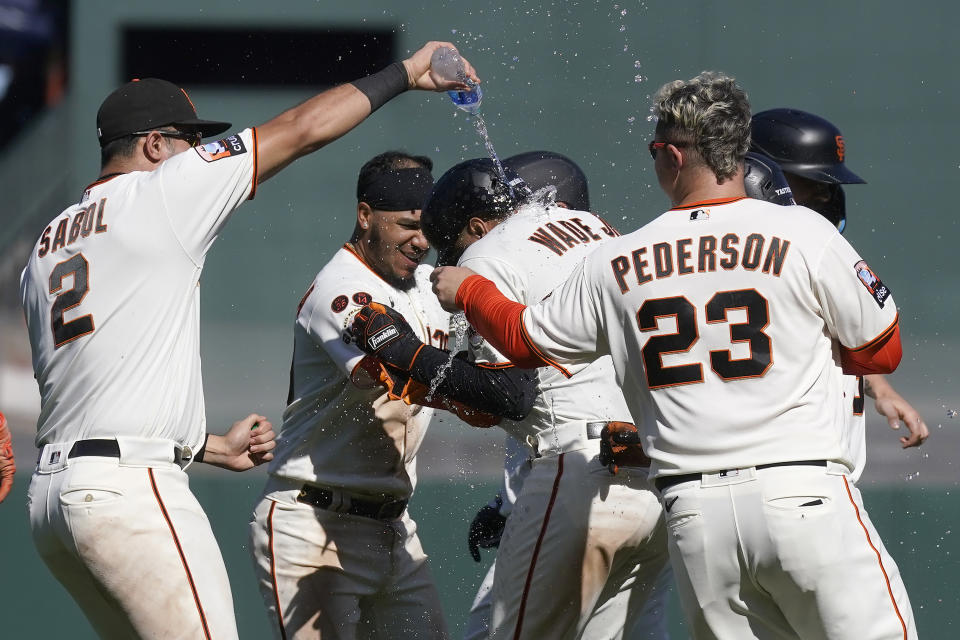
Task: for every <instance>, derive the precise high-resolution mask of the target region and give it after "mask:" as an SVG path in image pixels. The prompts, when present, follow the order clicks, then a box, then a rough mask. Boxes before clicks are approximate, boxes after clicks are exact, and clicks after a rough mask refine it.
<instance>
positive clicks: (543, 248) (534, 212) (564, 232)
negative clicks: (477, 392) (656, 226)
mask: <svg viewBox="0 0 960 640" xmlns="http://www.w3.org/2000/svg"><path fill="white" fill-rule="evenodd" d="M618 235H619V233H618V232H617V231H616V230H615V229H613V228H612V227H611V226H610V225H609V224H607V223H606V222H605V221H604V220H603V219H601V218H600V217H599V216H597V215H596V214H593V213H589V212H587V211H572V210H570V209H563V208H560V207H547V208H544V207H542V206H540V205H529V206H526V207H523V208H521V209H520V210H519V211H517V212H516V213H514V214H513V215H512V216H510V217H508V218H507V219H506V220H504V221H503V222H501V223H500V224H498V225H497V226H496V227H494V228H493V230H492V231H491V232H490V233H489V234H487V235H486V236H485V237H484V238H482V239H481V240H479V241H477V242H475V243H473V244H472V245H470V246H469V247H467V249H466V251H464V252H463V255H462V256H461V257H460V261H459V265H460V266H461V267H468V268H470V269H472V270H473V271H476V272H477V273H479V274H480V275H482V276H484V277H486V278H488V279H490V280H491V281H493V283H494V284H496V285H497V288H499V289H500V291H501V292H502V293H503V294H504V295H505V296H507V297H508V298H510V299H511V300H516V301H517V302H523V303H524V304H536V303H537V302H539V301H540V300H543V299H544V298H546V297H548V296H549V295H551V294H552V293H553V291H554V290H555V289H556V288H557V287H558V286H560V284H562V283H563V281H564V280H565V278H566V277H567V276H568V275H569V274H570V273H571V271H573V269H574V267H575V266H576V265H577V264H578V263H579V262H581V261H582V260H583V258H584V257H585V256H586V255H588V254H589V253H590V252H592V251H593V250H594V249H596V248H597V246H599V245H600V244H601V243H603V242H604V241H607V240H610V239H611V238H614V237H616V236H618ZM468 342H469V344H470V349H471V353H472V354H473V356H474V359H475V360H476V361H477V362H484V363H494V364H496V363H503V362H507V361H508V359H507V358H505V357H504V356H502V355H501V354H500V353H499V352H498V351H497V350H496V349H495V348H494V347H493V346H492V345H490V343H488V342H487V341H486V340H484V339H483V338H482V336H480V335H479V334H478V333H476V332H474V331H471V332H470V337H469V340H468ZM571 366H572V367H573V368H574V370H575V371H576V376H575V377H572V378H566V377H564V376H563V374H561V373H560V372H559V371H557V370H555V369H550V368H544V369H540V370H539V371H538V375H539V383H538V385H537V386H538V388H539V391H540V393H539V395H538V396H537V400H536V403H535V404H534V407H533V410H532V411H531V412H530V414H529V415H528V416H527V418H526V419H524V420H522V421H520V422H513V421H511V420H504V421H503V422H501V423H500V426H501V427H502V428H503V429H504V430H505V431H506V432H507V433H509V434H510V435H512V436H514V437H516V438H518V439H520V440H526V438H527V436H535V435H536V434H537V433H539V432H540V431H542V430H544V429H547V428H549V427H550V426H554V425H560V424H564V423H567V422H570V421H573V420H596V421H601V420H621V421H625V422H632V419H631V417H630V412H629V410H628V409H627V405H626V402H625V401H624V399H623V393H622V392H621V391H620V389H619V388H618V387H616V386H615V385H613V384H611V382H612V381H613V379H614V372H613V364H612V362H611V360H610V358H609V357H602V358H599V359H598V360H597V361H595V362H591V361H583V362H580V363H578V364H576V365H571Z"/></svg>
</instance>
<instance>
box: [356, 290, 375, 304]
mask: <svg viewBox="0 0 960 640" xmlns="http://www.w3.org/2000/svg"><path fill="white" fill-rule="evenodd" d="M353 301H354V302H355V303H357V304H358V305H360V306H361V307H362V306H363V305H365V304H370V303H371V302H373V298H372V297H371V296H370V294H369V293H367V292H366V291H357V292H356V293H355V294H353Z"/></svg>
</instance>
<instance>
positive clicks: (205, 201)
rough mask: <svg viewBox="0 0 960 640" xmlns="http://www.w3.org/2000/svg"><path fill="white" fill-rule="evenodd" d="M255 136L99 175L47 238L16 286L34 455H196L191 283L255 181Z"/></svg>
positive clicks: (195, 330) (196, 313)
mask: <svg viewBox="0 0 960 640" xmlns="http://www.w3.org/2000/svg"><path fill="white" fill-rule="evenodd" d="M256 158H257V154H256V133H255V131H254V130H253V129H246V130H244V131H242V132H241V133H239V134H235V135H231V136H229V137H227V138H225V139H224V140H221V141H218V142H212V143H210V144H207V145H204V146H202V147H197V148H195V149H190V150H189V151H185V152H183V153H180V154H178V155H176V156H174V157H172V158H170V159H168V160H167V161H165V162H164V163H163V164H161V165H160V166H159V167H158V168H157V169H156V170H155V171H149V172H148V171H136V172H132V173H126V174H122V175H115V176H105V177H104V178H102V179H101V180H98V181H97V182H94V183H93V184H91V185H90V186H89V187H87V189H86V190H85V191H84V193H83V198H81V200H80V202H78V203H77V204H75V205H72V206H70V207H68V208H67V209H65V210H64V211H63V213H61V214H60V215H59V216H57V217H56V218H55V219H54V220H53V221H52V222H51V223H50V224H49V225H48V226H47V228H46V229H44V231H43V234H42V235H41V237H40V239H39V240H38V242H37V244H36V245H35V246H34V250H33V254H32V255H31V257H30V261H29V262H28V263H27V266H26V268H25V269H24V271H23V275H22V276H21V279H20V295H21V299H22V301H23V308H24V313H25V315H26V319H27V326H28V328H29V331H30V344H31V346H32V348H33V367H34V374H35V376H36V378H37V382H38V384H39V386H40V397H41V410H40V417H39V420H38V422H37V438H36V444H37V446H38V447H39V446H42V445H44V444H47V443H54V442H67V441H71V440H76V439H84V438H113V437H117V436H138V437H144V438H162V439H169V440H172V441H174V442H178V443H180V444H184V445H189V446H191V447H193V448H194V450H196V449H197V448H198V447H199V446H200V445H201V444H202V443H203V439H204V433H205V431H206V418H205V414H204V404H203V384H202V382H201V378H200V346H199V343H200V308H199V303H200V273H201V271H202V270H203V264H204V260H205V258H206V254H207V251H209V249H210V247H211V245H212V244H213V242H214V240H216V238H217V234H218V233H219V232H220V229H221V228H222V227H223V225H224V223H226V221H227V220H228V219H229V218H230V215H231V214H232V213H233V211H234V209H236V208H237V207H238V206H239V205H240V204H241V203H242V202H244V201H245V200H247V199H248V198H252V197H253V194H254V191H255V189H256V182H257V175H256V169H257V159H256Z"/></svg>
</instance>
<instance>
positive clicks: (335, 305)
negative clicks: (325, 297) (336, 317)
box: [330, 296, 350, 313]
mask: <svg viewBox="0 0 960 640" xmlns="http://www.w3.org/2000/svg"><path fill="white" fill-rule="evenodd" d="M348 304H350V300H349V299H348V298H347V296H337V297H336V298H334V299H333V302H331V303H330V308H331V309H333V312H334V313H340V312H341V311H343V310H344V309H346V308H347V305H348Z"/></svg>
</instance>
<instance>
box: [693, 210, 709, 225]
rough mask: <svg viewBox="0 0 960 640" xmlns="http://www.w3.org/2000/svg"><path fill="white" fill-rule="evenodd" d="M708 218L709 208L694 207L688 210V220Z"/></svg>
mask: <svg viewBox="0 0 960 640" xmlns="http://www.w3.org/2000/svg"><path fill="white" fill-rule="evenodd" d="M709 219H710V209H694V210H693V211H691V212H690V221H691V222H693V221H694V220H709Z"/></svg>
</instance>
